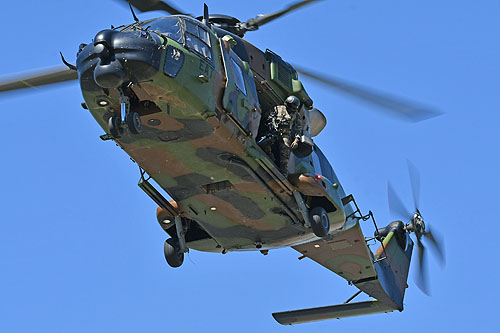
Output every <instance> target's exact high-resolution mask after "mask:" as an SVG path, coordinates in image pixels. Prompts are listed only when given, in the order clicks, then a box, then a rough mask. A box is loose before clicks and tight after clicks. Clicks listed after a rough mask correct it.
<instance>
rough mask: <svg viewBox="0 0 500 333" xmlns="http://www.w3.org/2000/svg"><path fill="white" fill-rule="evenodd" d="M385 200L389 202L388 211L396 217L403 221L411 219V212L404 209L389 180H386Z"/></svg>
mask: <svg viewBox="0 0 500 333" xmlns="http://www.w3.org/2000/svg"><path fill="white" fill-rule="evenodd" d="M387 200H388V202H389V211H390V212H391V214H392V215H397V217H400V218H402V219H403V222H408V220H409V219H411V217H412V216H413V214H411V213H410V212H409V211H408V209H406V207H405V205H404V204H403V202H402V201H401V199H400V198H399V196H398V195H397V194H396V191H394V189H393V188H392V185H391V183H389V182H387Z"/></svg>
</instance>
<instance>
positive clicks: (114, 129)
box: [108, 116, 123, 138]
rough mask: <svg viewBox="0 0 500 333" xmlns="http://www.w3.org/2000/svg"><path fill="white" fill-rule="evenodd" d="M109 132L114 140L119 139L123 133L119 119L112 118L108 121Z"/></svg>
mask: <svg viewBox="0 0 500 333" xmlns="http://www.w3.org/2000/svg"><path fill="white" fill-rule="evenodd" d="M108 127H109V132H110V133H111V135H112V136H113V137H115V138H119V137H120V136H121V135H122V133H123V127H122V120H121V118H120V117H117V116H112V117H110V118H109V119H108Z"/></svg>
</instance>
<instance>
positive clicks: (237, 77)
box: [231, 58, 247, 96]
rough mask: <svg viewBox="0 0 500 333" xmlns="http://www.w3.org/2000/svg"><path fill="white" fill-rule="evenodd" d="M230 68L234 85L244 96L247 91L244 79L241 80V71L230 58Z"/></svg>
mask: <svg viewBox="0 0 500 333" xmlns="http://www.w3.org/2000/svg"><path fill="white" fill-rule="evenodd" d="M231 67H232V68H231V69H232V72H233V80H234V84H235V85H236V87H237V88H238V89H239V90H240V91H241V92H242V93H243V95H245V96H246V94H247V90H246V88H245V79H244V78H243V70H242V69H241V67H240V66H239V65H238V63H236V61H235V60H234V59H233V58H231Z"/></svg>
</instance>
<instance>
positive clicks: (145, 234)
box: [0, 0, 500, 332]
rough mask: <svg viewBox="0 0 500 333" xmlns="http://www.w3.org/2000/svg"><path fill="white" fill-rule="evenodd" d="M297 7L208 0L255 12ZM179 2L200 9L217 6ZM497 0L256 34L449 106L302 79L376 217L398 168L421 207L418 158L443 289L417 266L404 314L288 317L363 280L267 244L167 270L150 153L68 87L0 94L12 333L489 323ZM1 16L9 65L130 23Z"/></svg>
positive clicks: (461, 327)
mask: <svg viewBox="0 0 500 333" xmlns="http://www.w3.org/2000/svg"><path fill="white" fill-rule="evenodd" d="M285 4H287V1H283V0H280V1H262V0H254V1H251V2H249V3H248V4H247V5H242V4H240V3H239V2H235V1H228V0H221V1H209V2H208V5H209V8H210V11H211V12H213V13H225V14H230V15H233V16H235V17H238V18H240V19H241V20H246V19H248V18H251V17H253V16H255V15H257V14H259V13H269V12H272V11H275V10H278V9H281V8H282V7H283V6H285ZM178 7H180V8H182V9H184V10H185V11H186V12H190V13H194V14H197V15H198V14H201V13H202V10H203V3H202V2H198V1H189V2H187V1H183V2H178ZM499 11H500V2H498V1H493V0H492V1H486V0H485V1H481V3H480V4H479V2H473V1H470V2H469V1H440V2H437V1H428V0H422V1H397V0H380V1H368V0H336V1H332V0H327V1H323V2H320V3H318V4H315V5H312V6H309V7H307V8H305V9H302V10H300V11H298V12H296V13H292V14H290V15H288V16H286V17H283V18H281V19H280V20H277V21H275V22H272V23H269V24H268V25H266V26H264V27H262V28H261V29H260V30H259V31H256V32H250V33H248V35H247V39H248V40H249V41H250V42H252V43H254V44H255V45H256V46H258V47H260V48H262V49H265V48H270V49H271V50H273V51H274V52H276V53H278V54H280V55H281V56H282V57H283V58H284V59H285V60H287V61H289V62H291V63H295V64H300V65H302V66H304V67H308V68H310V69H313V70H316V71H319V72H322V73H328V74H331V75H335V76H337V77H341V78H344V79H347V80H350V81H353V82H357V83H361V84H364V85H366V86H370V87H376V88H377V89H379V90H381V91H386V92H390V93H392V94H394V95H397V96H405V97H407V98H410V99H411V100H415V101H419V102H422V103H424V104H427V105H431V106H433V107H436V108H438V109H440V110H442V111H443V112H446V114H445V115H443V116H441V117H438V118H435V119H432V120H428V121H425V122H422V123H417V124H409V123H404V122H401V121H398V120H394V119H391V118H387V117H385V116H384V115H383V114H380V113H377V112H373V111H374V110H373V108H372V107H370V106H366V105H363V104H359V103H357V102H354V101H352V100H348V99H344V98H343V97H341V96H340V95H337V94H333V93H332V92H331V91H330V90H328V89H325V88H324V87H321V86H319V85H317V84H316V83H315V82H311V81H310V80H308V79H306V78H304V79H303V83H304V85H305V87H306V89H307V91H308V92H309V94H310V95H311V97H312V99H313V100H314V103H315V106H316V107H317V108H319V109H320V110H322V111H323V112H324V113H325V114H326V115H327V117H328V126H327V128H326V129H325V131H324V132H323V133H322V134H321V136H319V137H318V138H317V139H316V142H317V143H318V144H319V145H320V146H321V147H322V149H323V151H324V153H325V154H326V155H327V156H328V157H329V158H330V160H331V162H332V165H333V167H334V169H335V171H336V173H337V175H338V176H339V178H340V180H341V182H342V184H343V186H344V188H345V190H346V192H349V193H353V194H354V195H355V197H356V198H357V201H358V203H359V205H360V206H361V208H362V210H364V211H368V210H372V211H373V212H374V213H375V216H376V218H377V222H378V223H379V225H384V224H386V223H387V222H389V221H391V216H390V214H389V210H388V208H387V194H386V182H387V180H389V179H390V180H391V182H392V184H393V185H394V187H395V188H396V190H397V191H398V192H399V193H400V195H401V197H402V198H403V200H404V201H405V202H407V203H408V206H410V202H411V196H410V189H409V182H408V176H407V170H406V161H405V159H406V158H409V159H411V160H412V161H413V163H414V164H415V165H416V166H417V167H418V169H419V170H420V176H421V179H422V190H421V200H420V201H421V210H422V213H423V214H424V217H425V218H426V222H427V223H428V224H430V225H432V227H433V228H434V229H435V230H438V231H440V233H441V235H443V236H444V237H445V241H446V252H447V265H446V267H445V268H441V267H438V264H437V261H432V260H431V262H430V271H431V272H432V275H431V284H432V292H433V295H432V297H428V296H426V295H424V294H423V293H422V292H420V291H419V290H418V288H417V287H416V286H415V283H414V282H413V278H412V277H410V280H409V289H408V290H407V294H406V298H405V307H406V308H405V311H404V312H402V313H391V314H387V315H372V316H366V317H361V318H349V319H344V320H334V321H325V322H319V323H312V324H303V325H297V326H293V327H284V326H280V325H279V324H277V323H276V322H274V320H273V318H272V317H271V312H273V311H282V310H289V309H297V308H302V307H312V306H322V305H331V304H337V303H341V302H343V301H344V300H345V299H347V298H348V297H349V296H351V295H352V294H353V293H354V292H355V290H354V289H353V288H352V287H349V286H347V284H346V282H345V281H344V280H343V279H342V278H340V277H338V276H336V275H335V274H333V273H331V272H329V271H327V270H326V269H324V268H323V267H321V266H319V265H317V264H315V263H313V262H311V261H308V260H302V261H298V260H297V257H298V255H299V254H298V253H296V252H295V251H293V250H291V249H282V250H276V251H271V252H270V254H269V255H268V256H266V257H264V256H262V255H261V254H260V253H258V252H256V253H229V254H226V255H221V254H205V253H200V252H196V251H192V252H191V253H190V255H189V257H187V258H186V260H185V263H184V265H183V266H182V268H180V269H176V270H173V269H171V268H169V267H168V266H167V264H166V263H165V260H164V258H163V252H162V251H163V250H162V248H163V242H164V240H165V238H166V234H165V233H164V232H163V231H162V230H161V228H160V227H159V226H158V224H157V222H156V219H155V208H156V207H155V205H154V203H153V202H152V201H151V200H150V199H149V198H148V197H147V196H146V195H145V194H144V193H142V191H141V190H140V189H139V188H138V187H137V186H136V184H137V181H138V178H139V173H138V170H137V167H136V166H135V165H134V164H133V163H132V162H131V161H130V160H129V159H128V157H127V156H126V155H125V154H124V153H123V152H122V151H121V150H120V149H118V148H117V147H115V146H114V144H113V143H111V142H102V141H101V140H100V139H99V135H101V134H102V133H103V132H102V130H101V129H100V128H99V127H98V125H97V123H96V122H95V121H94V120H93V118H92V117H91V116H90V114H88V112H87V111H85V110H83V109H82V108H81V107H80V103H81V102H82V101H83V99H82V97H81V93H80V91H79V89H78V85H77V84H76V83H72V84H68V85H61V86H56V87H52V88H50V89H41V90H36V91H30V92H28V93H23V94H14V95H8V96H1V98H0V109H1V110H2V122H1V123H2V124H3V125H2V131H1V132H0V138H1V141H2V142H3V146H2V154H1V156H2V163H1V164H0V168H1V171H0V172H1V174H2V179H3V181H2V190H1V192H0V199H1V200H0V202H1V207H2V209H1V210H0V214H1V215H0V216H1V217H0V221H1V222H0V223H1V232H0V259H1V270H0V295H1V296H0V331H3V332H69V331H71V332H89V331H96V332H110V331H111V332H115V331H119V332H137V331H155V332H156V331H161V332H171V331H172V332H176V331H178V332H199V331H203V332H212V331H218V332H256V331H260V332H271V331H273V332H274V331H276V332H285V331H289V332H292V331H293V332H312V331H314V332H332V331H343V330H349V331H354V332H357V331H366V330H370V331H375V332H377V331H382V330H384V331H385V332H400V331H401V330H403V329H404V330H405V331H406V332H421V331H427V332H436V331H439V330H442V331H455V332H465V331H469V330H475V331H481V332H486V331H491V330H492V328H493V327H494V321H495V316H496V315H497V311H496V310H497V308H498V303H497V301H496V299H497V298H498V291H497V290H495V285H494V283H492V282H494V281H495V279H496V278H497V275H498V273H499V271H500V270H499V269H498V267H497V266H496V265H495V264H494V263H495V262H496V260H497V255H498V254H497V253H498V251H497V250H496V248H497V246H496V239H495V235H496V234H497V233H498V231H499V229H500V228H499V223H498V213H497V212H496V208H497V207H498V204H497V201H498V197H499V196H498V188H499V185H500V182H499V177H498V170H499V168H498V162H499V158H498V156H497V154H498V143H499V135H498V123H499V121H500V115H499V114H500V113H499V111H500V110H499V107H500V94H499V88H500V66H499V62H500V60H499V59H500V49H499V48H500V46H499V44H498V31H500V23H499V22H500V21H499V20H498V15H499ZM160 15H162V14H161V13H152V14H147V15H144V14H143V15H139V16H140V18H143V19H144V18H149V17H154V16H160ZM0 17H1V19H2V23H3V30H4V32H3V34H2V37H0V40H1V45H2V46H1V50H2V52H0V75H4V74H10V73H15V72H18V71H25V70H30V69H35V68H39V67H47V66H51V65H55V64H59V63H60V60H59V55H58V52H59V51H62V52H63V53H64V54H65V56H66V57H67V59H68V60H69V61H71V62H74V57H75V54H76V51H77V48H78V45H79V44H80V43H81V42H88V41H90V39H91V38H92V37H93V36H94V35H95V34H96V33H97V32H98V31H100V30H102V29H104V28H107V27H109V25H111V24H114V25H120V24H122V23H128V22H130V21H132V17H131V15H130V13H129V11H128V10H127V8H126V7H124V6H122V5H120V4H118V3H117V2H115V1H97V0H88V1H85V2H70V1H65V2H62V1H53V0H48V1H44V2H40V1H34V0H26V1H23V2H7V3H4V4H3V6H2V13H1V14H0ZM364 227H366V229H365V230H366V233H367V234H370V233H371V232H372V229H371V228H370V226H369V225H368V224H367V225H366V226H364ZM414 271H415V267H412V273H414Z"/></svg>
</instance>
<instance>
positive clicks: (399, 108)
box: [294, 66, 442, 122]
mask: <svg viewBox="0 0 500 333" xmlns="http://www.w3.org/2000/svg"><path fill="white" fill-rule="evenodd" d="M294 67H295V69H296V70H297V72H299V73H300V74H302V75H304V76H307V77H309V78H311V79H313V80H316V81H319V82H321V83H323V84H324V85H327V86H329V87H330V88H333V89H335V90H336V91H338V92H341V93H344V94H345V95H348V96H350V97H354V98H356V99H358V100H360V101H362V102H366V103H370V104H372V105H375V106H377V107H378V108H379V109H380V110H381V111H385V113H386V114H388V115H391V116H394V117H398V118H401V119H403V120H406V121H409V122H418V121H422V120H426V119H430V118H433V117H437V116H439V115H441V114H442V112H439V111H437V110H434V109H431V108H428V107H422V106H419V105H416V104H414V103H412V102H408V101H406V100H403V99H401V98H398V97H392V96H388V95H386V94H383V93H380V92H376V91H374V90H371V89H369V88H365V87H361V86H359V85H357V84H353V83H348V82H346V81H344V80H340V79H337V78H333V77H327V76H324V75H322V74H318V73H315V72H312V71H309V70H306V69H304V68H300V67H299V68H297V67H296V66H294Z"/></svg>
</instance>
